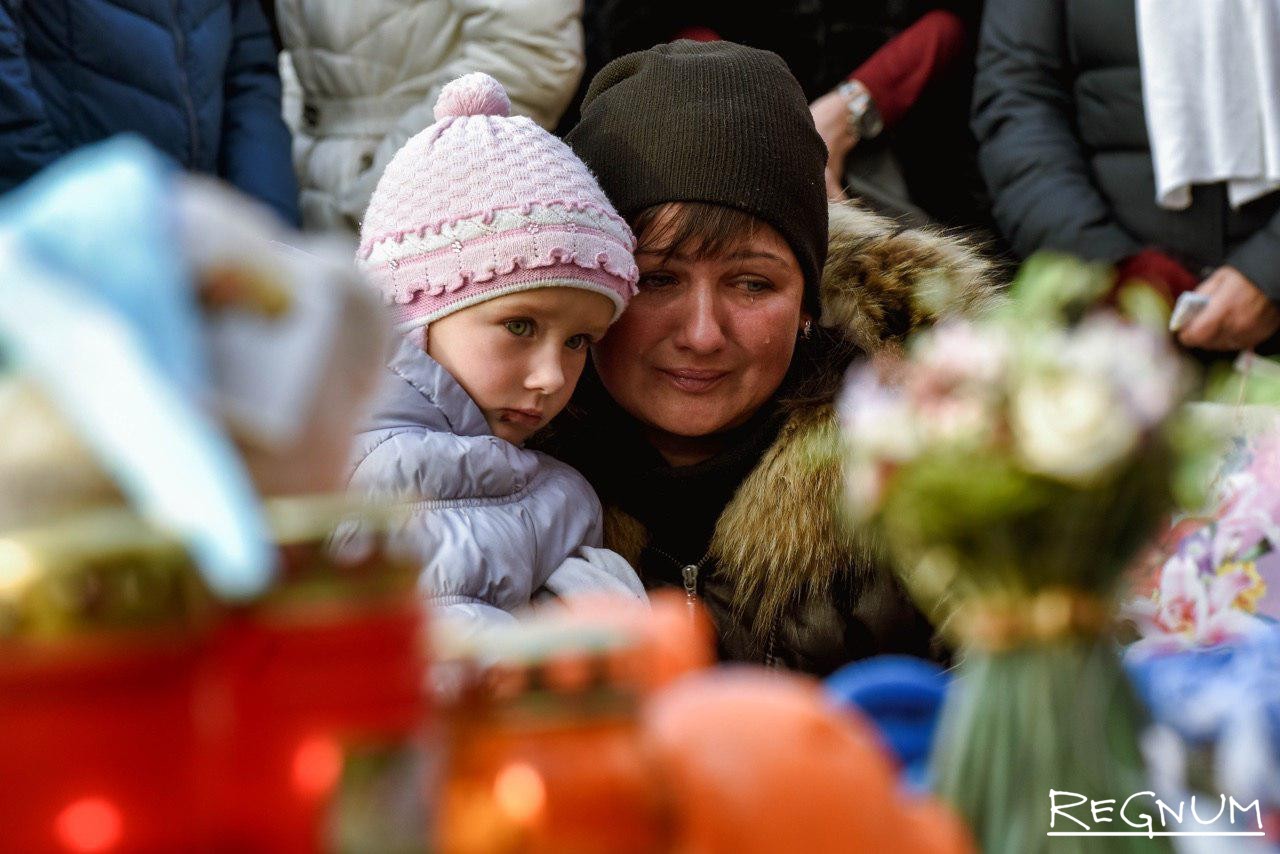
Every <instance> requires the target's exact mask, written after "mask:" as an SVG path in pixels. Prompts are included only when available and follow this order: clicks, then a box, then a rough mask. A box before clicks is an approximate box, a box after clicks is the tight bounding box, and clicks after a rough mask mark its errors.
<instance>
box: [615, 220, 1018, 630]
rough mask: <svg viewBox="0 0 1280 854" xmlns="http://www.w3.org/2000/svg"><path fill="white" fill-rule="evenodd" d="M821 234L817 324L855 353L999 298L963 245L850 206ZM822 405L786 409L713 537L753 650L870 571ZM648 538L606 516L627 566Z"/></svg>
mask: <svg viewBox="0 0 1280 854" xmlns="http://www.w3.org/2000/svg"><path fill="white" fill-rule="evenodd" d="M830 228H831V232H830V245H829V250H828V255H827V262H826V270H825V272H824V274H823V279H822V305H823V309H822V318H821V321H820V323H821V325H822V326H824V327H827V328H828V329H831V330H833V331H838V332H839V333H840V334H841V335H842V336H843V337H845V338H846V339H848V340H849V341H851V342H853V343H854V344H856V345H857V346H858V347H859V348H860V349H861V350H862V351H863V352H865V353H868V354H874V353H876V352H879V351H882V350H883V349H884V348H886V347H897V346H901V344H902V342H903V340H904V339H905V338H906V336H907V335H908V334H909V333H910V332H911V331H913V330H915V329H919V328H921V327H924V326H928V325H930V324H932V323H935V322H937V321H939V320H943V319H946V318H948V317H954V316H963V315H966V314H973V313H977V312H981V311H983V310H985V309H986V308H987V307H989V306H991V305H993V304H995V303H996V302H998V301H999V300H1000V299H1001V297H1000V295H999V294H1000V290H1001V285H1002V283H1001V282H1000V281H999V279H998V275H997V271H996V268H995V266H994V265H993V264H992V262H990V261H989V260H987V259H986V258H984V257H983V256H982V255H981V254H980V253H979V251H978V249H977V247H976V246H975V245H974V244H973V243H971V242H969V241H966V240H964V239H962V238H958V237H954V236H951V235H948V234H945V233H943V232H941V231H936V230H924V229H902V228H899V227H897V226H896V225H895V224H894V223H893V222H892V221H891V220H888V219H885V218H884V217H881V216H878V215H876V214H873V213H870V212H869V211H867V210H865V209H863V208H861V207H858V206H857V205H855V204H853V203H845V204H838V205H832V206H831V208H830ZM832 398H833V395H821V396H819V397H817V398H816V399H810V400H808V401H806V402H804V403H802V404H800V405H796V406H793V407H791V408H790V409H789V411H788V416H787V420H786V421H785V423H784V424H783V426H782V429H781V432H780V433H779V435H778V438H777V440H776V441H775V442H774V443H773V445H772V446H771V447H770V448H769V450H768V451H767V452H766V453H765V455H764V456H763V457H762V458H761V460H760V462H759V464H758V465H756V466H755V468H754V469H753V470H752V472H751V473H750V474H749V475H748V476H747V478H746V480H745V481H743V483H742V485H741V486H740V487H739V488H738V491H737V493H736V494H735V496H734V498H733V500H732V501H730V502H729V504H728V505H727V506H726V507H725V510H724V512H723V513H722V514H721V516H720V519H719V522H718V523H717V525H716V529H715V534H714V536H713V537H712V541H711V556H712V558H714V560H715V561H716V565H717V566H718V568H719V571H720V572H721V574H722V575H723V577H725V578H726V579H731V580H732V581H731V583H732V584H733V588H734V590H733V603H734V610H735V612H736V613H737V614H738V615H739V617H740V618H746V621H747V624H748V626H749V630H750V631H751V633H752V634H754V635H756V636H757V641H759V642H760V643H761V644H763V643H765V642H766V638H765V635H767V634H769V633H770V632H772V631H773V629H774V626H775V621H776V618H777V617H778V616H779V615H780V614H781V613H782V611H783V610H784V608H786V607H788V606H789V605H796V604H801V603H802V602H803V601H804V600H806V599H809V598H810V597H821V596H824V595H825V594H826V593H827V591H828V590H829V588H830V586H831V584H832V582H833V580H834V578H835V576H836V574H837V573H838V572H839V571H841V570H842V569H843V568H847V567H855V568H857V570H858V571H860V572H871V571H874V567H876V566H877V565H879V561H877V560H876V558H875V549H874V548H873V547H872V546H871V545H870V544H869V543H866V542H864V541H861V540H860V538H859V537H857V536H856V535H854V534H853V533H851V532H850V531H849V530H848V529H847V527H846V526H843V525H841V524H840V522H839V520H838V519H837V510H836V508H837V503H838V499H839V493H840V484H841V466H840V460H839V453H838V448H839V441H838V434H837V430H838V427H837V421H836V416H835V408H834V400H833V399H832ZM646 539H647V534H646V532H645V531H644V529H643V528H642V527H641V526H640V523H639V522H637V521H636V520H634V519H632V518H630V517H629V516H626V515H625V514H622V513H620V512H618V511H616V510H614V511H612V512H607V513H606V523H605V540H606V545H608V546H609V547H610V548H613V549H615V550H616V551H619V552H620V553H622V554H623V556H624V557H627V558H628V559H629V560H631V561H632V562H633V564H635V563H636V562H637V560H638V558H639V556H640V552H641V551H642V550H643V548H644V545H645V542H646ZM637 565H638V564H637Z"/></svg>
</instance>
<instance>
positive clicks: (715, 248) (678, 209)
mask: <svg viewBox="0 0 1280 854" xmlns="http://www.w3.org/2000/svg"><path fill="white" fill-rule="evenodd" d="M664 214H668V215H667V216H666V218H665V220H663V215H664ZM628 224H629V225H630V226H631V230H632V231H633V232H635V235H636V240H637V241H638V242H639V245H638V246H637V247H636V251H637V252H652V253H654V254H656V255H661V256H663V257H670V256H671V255H674V254H675V253H677V252H684V253H686V254H688V255H690V256H692V257H693V258H709V257H711V256H714V255H721V254H724V253H726V252H731V251H733V250H734V249H737V248H738V247H739V246H741V245H742V244H744V243H747V242H748V241H750V240H751V238H752V236H753V235H754V234H755V231H756V229H757V228H758V227H759V226H760V225H761V220H759V219H757V218H756V217H754V216H752V215H751V214H749V213H747V212H746V211H740V210H738V209H737V208H731V207H727V206H725V205H715V204H710V203H708V202H667V203H665V204H661V205H652V206H650V207H647V208H645V209H644V210H642V211H640V212H639V213H637V214H634V215H633V216H632V217H631V218H630V220H629V222H628Z"/></svg>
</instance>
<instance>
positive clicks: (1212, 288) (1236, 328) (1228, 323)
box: [1178, 266, 1280, 350]
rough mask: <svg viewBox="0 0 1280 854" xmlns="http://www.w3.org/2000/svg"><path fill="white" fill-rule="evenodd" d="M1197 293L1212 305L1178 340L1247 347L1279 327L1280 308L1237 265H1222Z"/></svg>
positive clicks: (1190, 343)
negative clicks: (1206, 298) (1207, 299)
mask: <svg viewBox="0 0 1280 854" xmlns="http://www.w3.org/2000/svg"><path fill="white" fill-rule="evenodd" d="M1196 293H1199V294H1204V295H1205V296H1207V297H1208V298H1209V305H1208V307H1207V308H1205V310H1204V311H1202V312H1200V314H1199V316H1197V317H1196V319H1195V320H1193V321H1191V322H1190V323H1189V324H1187V327H1186V329H1183V330H1182V332H1180V333H1178V340H1179V341H1180V342H1181V343H1182V344H1183V346H1186V347H1198V348H1200V349H1202V350H1248V349H1251V348H1253V347H1256V346H1257V345H1258V344H1261V343H1262V342H1263V341H1265V340H1267V339H1268V338H1270V337H1271V336H1272V335H1273V334H1275V332H1276V330H1277V329H1280V308H1277V307H1276V305H1275V303H1273V302H1271V300H1270V299H1268V298H1267V296H1266V295H1265V294H1263V293H1262V291H1260V290H1258V286H1257V285H1255V284H1254V283H1253V282H1251V281H1249V280H1248V279H1247V278H1245V276H1244V274H1243V273H1241V272H1240V271H1239V270H1237V269H1236V268H1235V267H1225V266H1224V267H1219V268H1218V269H1216V270H1214V271H1213V273H1212V275H1210V276H1209V278H1207V279H1205V280H1204V281H1203V282H1201V283H1200V287H1198V288H1196Z"/></svg>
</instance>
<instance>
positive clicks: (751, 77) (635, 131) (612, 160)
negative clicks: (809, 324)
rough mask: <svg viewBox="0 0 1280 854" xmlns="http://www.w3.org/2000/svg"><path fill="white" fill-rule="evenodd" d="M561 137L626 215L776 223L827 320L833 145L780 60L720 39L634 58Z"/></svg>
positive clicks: (809, 295) (809, 303) (600, 85)
mask: <svg viewBox="0 0 1280 854" xmlns="http://www.w3.org/2000/svg"><path fill="white" fill-rule="evenodd" d="M565 141H566V142H568V143H569V145H570V146H571V147H572V148H573V150H574V151H575V152H576V153H577V155H578V156H579V157H581V158H582V160H583V161H584V162H585V163H586V164H587V166H588V167H590V169H591V171H592V172H594V173H595V175H596V177H597V178H598V179H599V180H600V186H601V187H602V188H604V192H605V195H607V196H608V197H609V200H610V201H611V202H613V204H614V206H615V207H616V208H617V209H618V212H619V213H620V214H622V216H624V217H630V216H632V215H634V214H636V213H639V212H640V211H642V210H644V209H645V208H648V207H651V206H653V205H658V204H663V203H665V202H708V203H711V204H717V205H725V206H727V207H731V208H737V209H738V210H741V211H744V212H746V213H748V214H751V215H752V216H755V217H758V218H759V219H761V220H763V221H764V222H767V223H768V224H769V225H771V226H773V227H774V228H775V229H777V230H778V233H779V234H781V235H782V237H783V238H784V239H785V240H786V241H787V243H788V245H790V247H791V251H792V252H794V253H795V255H796V260H797V261H799V262H800V270H801V271H802V272H803V273H804V283H805V296H804V306H805V309H806V310H808V311H809V312H810V313H812V314H813V316H814V318H815V319H817V318H818V317H820V316H821V310H820V303H819V300H818V285H819V282H820V281H821V279H822V264H823V262H824V261H825V259H826V255H827V197H826V186H825V183H824V181H823V171H824V170H825V168H826V165H827V148H826V145H825V144H824V143H823V141H822V137H820V136H818V131H817V130H816V129H815V128H814V126H813V117H812V116H811V115H810V113H809V104H808V102H807V101H806V100H805V97H804V93H803V92H802V91H801V90H800V84H799V83H797V82H796V79H795V77H793V76H792V74H791V72H790V71H789V70H788V69H787V65H786V63H785V62H783V61H782V58H781V57H780V56H778V55H777V54H775V53H770V52H769V51H765V50H757V49H755V48H751V47H744V46H743V45H739V44H734V43H732V42H723V41H717V42H694V41H677V42H672V43H670V44H663V45H658V46H657V47H653V48H650V49H649V50H645V51H640V52H639V53H629V54H627V55H626V56H622V57H619V58H618V59H615V60H614V61H613V62H611V63H609V64H608V65H606V66H605V67H604V68H603V69H601V71H600V73H599V74H597V75H596V77H595V79H594V80H592V81H591V85H590V87H588V89H587V95H586V98H585V99H584V100H583V102H582V118H581V119H580V120H579V121H578V124H577V126H576V127H575V128H574V129H573V130H571V131H570V132H569V134H568V135H567V136H566V137H565Z"/></svg>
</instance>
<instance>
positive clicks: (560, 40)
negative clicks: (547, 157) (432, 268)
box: [276, 0, 583, 236]
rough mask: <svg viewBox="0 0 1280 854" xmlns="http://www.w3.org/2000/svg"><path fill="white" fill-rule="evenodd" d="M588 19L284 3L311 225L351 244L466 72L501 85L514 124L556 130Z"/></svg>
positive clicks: (557, 10) (346, 0)
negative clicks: (526, 121)
mask: <svg viewBox="0 0 1280 854" xmlns="http://www.w3.org/2000/svg"><path fill="white" fill-rule="evenodd" d="M581 9H582V4H581V3H580V2H575V0H506V2H502V3H477V2H472V0H409V2H406V0H360V2H352V0H276V12H277V14H278V16H279V17H278V21H279V26H280V34H281V37H282V38H283V41H284V46H285V48H286V53H285V57H286V61H285V62H283V63H282V69H283V70H284V72H285V74H284V79H285V115H286V117H287V118H288V120H289V123H290V125H291V126H292V127H293V132H294V147H293V153H294V164H295V166H296V167H297V170H298V178H299V181H300V183H301V184H302V216H303V221H304V223H305V225H306V226H307V227H308V228H312V229H326V230H338V231H345V232H348V233H349V234H351V235H352V236H354V235H355V234H356V233H357V232H358V231H359V230H360V220H361V219H362V218H363V216H364V210H365V207H366V206H367V205H368V204H369V197H370V196H371V195H372V194H373V189H374V185H375V184H377V182H378V178H379V177H380V176H381V175H382V172H383V170H384V169H385V168H386V166H387V164H388V163H389V162H390V161H391V157H392V155H394V154H395V153H396V152H397V151H399V150H400V147H401V146H402V145H404V144H405V142H407V141H408V139H409V137H411V136H413V135H414V134H416V133H417V132H418V131H420V130H422V129H423V128H425V127H426V126H427V125H430V124H431V123H433V122H434V121H435V120H436V117H435V115H434V114H433V113H432V107H433V105H434V104H435V102H436V98H437V97H438V96H439V95H440V90H441V88H443V86H444V85H445V84H446V83H448V82H449V81H450V80H453V79H454V78H456V77H459V76H461V75H463V74H466V73H468V72H472V71H483V72H485V73H487V74H489V75H490V76H492V77H494V78H495V79H496V80H497V81H498V82H499V83H501V84H502V85H503V88H505V89H506V91H507V94H508V96H509V97H510V100H511V108H512V112H513V114H519V115H523V116H529V117H530V118H532V119H533V120H534V121H536V122H537V123H538V124H540V125H542V126H543V127H546V128H551V127H554V126H555V124H556V121H557V120H558V119H559V118H560V114H561V113H562V112H564V108H565V106H566V105H567V104H568V103H569V99H570V98H571V97H572V96H573V92H574V90H575V88H576V87H577V85H578V79H579V78H580V77H581V75H582V63H583V57H582V21H581Z"/></svg>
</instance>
